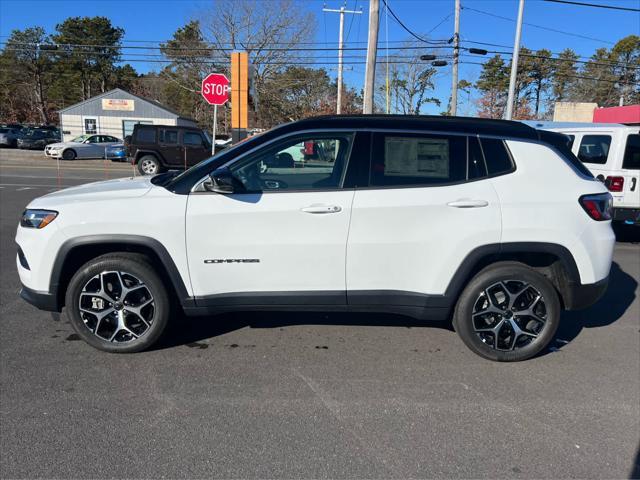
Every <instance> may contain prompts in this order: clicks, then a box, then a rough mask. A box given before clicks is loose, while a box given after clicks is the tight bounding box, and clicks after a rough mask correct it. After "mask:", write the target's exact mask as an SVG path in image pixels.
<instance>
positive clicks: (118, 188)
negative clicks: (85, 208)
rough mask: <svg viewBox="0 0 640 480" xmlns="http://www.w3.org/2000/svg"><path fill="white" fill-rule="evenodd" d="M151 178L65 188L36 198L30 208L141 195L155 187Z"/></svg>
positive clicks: (109, 181) (118, 180)
mask: <svg viewBox="0 0 640 480" xmlns="http://www.w3.org/2000/svg"><path fill="white" fill-rule="evenodd" d="M151 178H152V177H136V178H133V177H130V178H118V179H115V180H105V181H103V182H94V183H87V184H84V185H78V186H77V187H70V188H65V189H64V190H59V191H57V192H53V193H49V194H48V195H45V196H43V197H39V198H36V199H35V200H33V201H32V202H31V203H30V204H29V207H28V208H53V207H54V206H55V205H62V204H65V203H76V202H92V201H99V200H110V199H123V198H136V197H141V196H143V195H144V194H146V193H147V192H148V191H149V190H151V189H152V188H154V185H153V184H152V183H151Z"/></svg>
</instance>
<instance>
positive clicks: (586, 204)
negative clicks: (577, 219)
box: [579, 193, 613, 222]
mask: <svg viewBox="0 0 640 480" xmlns="http://www.w3.org/2000/svg"><path fill="white" fill-rule="evenodd" d="M579 202H580V205H581V206H582V208H584V211H585V212H587V214H588V215H589V216H590V217H591V218H593V219H594V220H597V221H599V222H600V221H603V220H611V213H612V210H613V197H612V196H611V194H610V193H596V194H593V195H583V196H581V197H580V200H579Z"/></svg>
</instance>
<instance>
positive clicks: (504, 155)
mask: <svg viewBox="0 0 640 480" xmlns="http://www.w3.org/2000/svg"><path fill="white" fill-rule="evenodd" d="M480 141H481V143H482V151H483V153H484V159H485V162H486V163H487V172H488V174H489V175H500V174H501V173H506V172H510V171H511V170H513V163H512V162H511V156H510V155H509V152H508V151H507V147H506V146H505V144H504V142H503V141H502V140H498V139H495V138H482V139H481V140H480Z"/></svg>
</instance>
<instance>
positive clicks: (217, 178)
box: [203, 168, 245, 195]
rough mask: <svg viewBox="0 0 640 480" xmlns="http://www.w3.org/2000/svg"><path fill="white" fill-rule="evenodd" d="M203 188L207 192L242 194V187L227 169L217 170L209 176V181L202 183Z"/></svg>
mask: <svg viewBox="0 0 640 480" xmlns="http://www.w3.org/2000/svg"><path fill="white" fill-rule="evenodd" d="M203 186H204V188H205V189H206V190H207V191H209V192H215V193H222V194H225V195H228V194H230V193H239V192H242V191H243V190H244V189H245V188H244V185H243V184H242V183H241V182H240V181H239V180H238V179H237V178H236V177H234V176H233V174H232V173H231V172H230V171H229V169H228V168H219V169H217V170H215V171H214V172H213V173H211V175H209V180H208V181H206V182H204V184H203Z"/></svg>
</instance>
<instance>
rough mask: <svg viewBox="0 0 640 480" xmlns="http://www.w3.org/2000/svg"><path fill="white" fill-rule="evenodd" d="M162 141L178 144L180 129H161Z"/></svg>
mask: <svg viewBox="0 0 640 480" xmlns="http://www.w3.org/2000/svg"><path fill="white" fill-rule="evenodd" d="M160 143H169V144H171V145H176V144H177V143H178V130H160Z"/></svg>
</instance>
